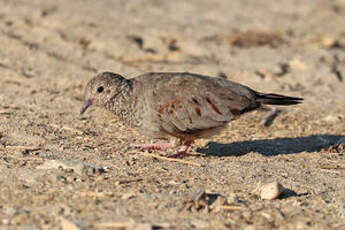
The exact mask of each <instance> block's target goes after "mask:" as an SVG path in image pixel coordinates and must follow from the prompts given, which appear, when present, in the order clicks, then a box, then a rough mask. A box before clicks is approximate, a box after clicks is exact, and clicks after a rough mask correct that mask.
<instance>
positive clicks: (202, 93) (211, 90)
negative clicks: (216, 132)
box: [137, 73, 253, 134]
mask: <svg viewBox="0 0 345 230" xmlns="http://www.w3.org/2000/svg"><path fill="white" fill-rule="evenodd" d="M137 81H138V83H139V84H140V85H141V87H143V88H145V94H146V95H149V96H148V97H147V98H148V100H147V104H148V107H150V109H151V111H152V116H153V117H152V119H154V120H155V121H156V122H158V123H159V125H160V126H161V128H162V129H164V130H165V131H167V132H169V133H190V134H193V132H198V131H200V130H207V129H212V128H217V127H221V126H224V124H226V123H227V122H229V121H231V120H233V119H234V118H235V117H236V115H239V114H240V112H241V111H242V110H244V109H246V108H247V107H250V106H253V105H252V104H253V98H252V96H251V93H250V89H248V88H246V87H244V86H242V85H239V84H237V83H234V82H230V81H227V80H222V79H219V78H212V77H204V76H200V75H194V74H189V73H151V74H146V75H144V76H141V77H138V78H137Z"/></svg>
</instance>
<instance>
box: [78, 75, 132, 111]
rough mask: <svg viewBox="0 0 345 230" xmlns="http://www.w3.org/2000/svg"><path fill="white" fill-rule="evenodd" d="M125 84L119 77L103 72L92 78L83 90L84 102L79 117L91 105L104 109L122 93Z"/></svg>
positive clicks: (124, 80) (123, 79)
mask: <svg viewBox="0 0 345 230" xmlns="http://www.w3.org/2000/svg"><path fill="white" fill-rule="evenodd" d="M127 82H128V80H127V79H125V78H124V77H122V76H121V75H118V74H115V73H111V72H103V73H100V74H98V75H97V76H96V77H94V78H92V79H91V80H90V81H89V82H88V83H87V85H86V88H85V102H84V104H83V106H82V107H81V109H80V115H82V114H83V113H84V112H85V111H86V110H87V109H88V108H89V107H90V106H91V105H96V106H100V107H104V106H105V105H106V104H107V103H108V102H109V101H111V100H112V99H114V98H115V97H116V96H117V95H118V94H119V93H120V92H121V91H122V89H123V88H124V85H126V84H127Z"/></svg>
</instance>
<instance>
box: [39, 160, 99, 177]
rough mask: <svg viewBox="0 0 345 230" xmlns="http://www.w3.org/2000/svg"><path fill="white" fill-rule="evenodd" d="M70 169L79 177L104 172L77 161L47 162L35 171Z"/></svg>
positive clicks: (96, 167) (97, 167)
mask: <svg viewBox="0 0 345 230" xmlns="http://www.w3.org/2000/svg"><path fill="white" fill-rule="evenodd" d="M60 167H61V168H63V169H71V170H73V171H74V172H75V173H77V174H79V175H81V176H82V175H88V176H90V175H94V174H97V173H102V172H104V169H103V168H102V167H99V166H94V165H91V164H88V163H85V162H83V161H78V160H49V161H46V162H45V163H44V164H42V165H39V166H37V169H44V170H47V169H58V168H60Z"/></svg>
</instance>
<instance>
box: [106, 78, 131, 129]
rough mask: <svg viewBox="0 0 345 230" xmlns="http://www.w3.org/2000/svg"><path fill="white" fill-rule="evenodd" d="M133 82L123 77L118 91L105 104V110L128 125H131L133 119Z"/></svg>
mask: <svg viewBox="0 0 345 230" xmlns="http://www.w3.org/2000/svg"><path fill="white" fill-rule="evenodd" d="M133 84H134V83H133V81H132V80H130V79H124V80H123V84H122V85H121V87H120V88H119V91H118V92H117V93H116V94H115V95H114V97H113V98H111V99H110V100H109V101H108V103H106V105H105V107H106V109H107V110H109V111H110V112H112V113H113V114H115V115H116V116H117V117H119V118H120V119H122V120H123V121H125V122H126V123H127V124H128V125H130V126H133V124H132V123H133V122H134V120H135V119H134V117H133V114H134V113H133V110H135V106H136V98H135V97H134V95H133V94H134V91H133Z"/></svg>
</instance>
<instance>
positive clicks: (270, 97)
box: [80, 72, 303, 157]
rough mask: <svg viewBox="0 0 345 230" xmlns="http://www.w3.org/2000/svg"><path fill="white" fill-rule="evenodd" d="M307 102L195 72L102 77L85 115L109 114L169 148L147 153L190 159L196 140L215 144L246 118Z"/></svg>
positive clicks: (95, 81)
mask: <svg viewBox="0 0 345 230" xmlns="http://www.w3.org/2000/svg"><path fill="white" fill-rule="evenodd" d="M302 101H303V98H300V97H291V96H285V95H281V94H275V93H260V92H257V91H255V90H253V89H251V88H249V87H247V86H245V85H242V84H240V83H237V82H234V81H231V80H227V79H226V78H220V77H211V76H205V75H200V74H195V73H189V72H150V73H144V74H142V75H139V76H137V77H134V78H125V77H123V76H121V75H120V74H116V73H112V72H101V73H99V74H97V75H96V76H95V77H94V78H92V79H91V80H90V81H89V82H88V83H87V85H86V87H85V102H84V104H83V105H82V107H81V109H80V115H82V114H84V113H85V111H86V110H87V109H88V108H89V107H90V106H91V105H95V106H98V107H102V108H105V109H107V110H109V111H110V112H112V113H113V114H114V115H115V116H117V117H118V118H120V120H122V121H123V122H124V123H125V124H127V125H128V126H129V127H131V128H134V129H135V130H137V131H139V133H142V134H143V135H146V136H149V137H151V138H154V139H159V140H163V142H162V141H161V142H157V143H149V144H136V143H132V144H131V146H132V147H135V148H140V149H142V150H166V149H169V148H177V147H179V148H180V149H179V150H178V152H177V153H176V154H173V155H170V156H169V157H185V156H188V155H190V154H188V153H187V150H188V148H189V147H190V146H191V145H192V144H193V142H194V141H195V140H196V139H199V138H210V137H212V136H213V135H216V134H218V133H219V132H221V131H222V130H223V129H225V128H226V127H227V124H228V123H229V122H231V121H233V120H235V119H237V118H239V117H240V116H241V115H243V114H245V113H247V112H250V111H253V110H256V109H259V108H260V107H262V106H263V105H266V104H267V105H282V106H288V105H296V104H299V103H301V102H302Z"/></svg>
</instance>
